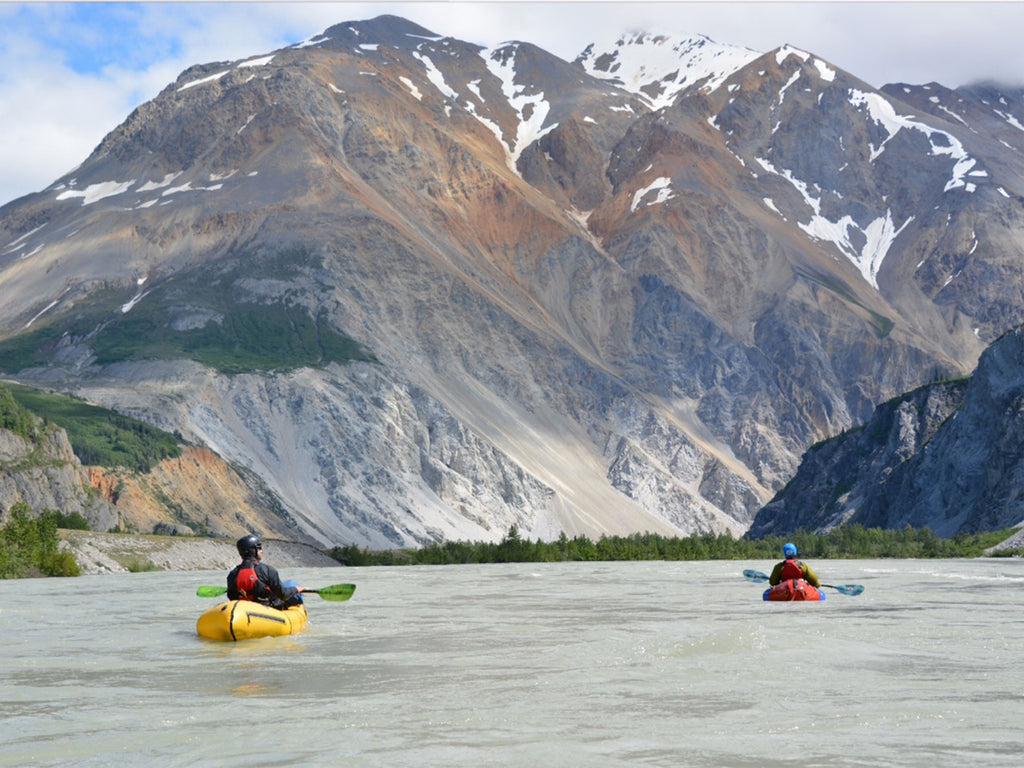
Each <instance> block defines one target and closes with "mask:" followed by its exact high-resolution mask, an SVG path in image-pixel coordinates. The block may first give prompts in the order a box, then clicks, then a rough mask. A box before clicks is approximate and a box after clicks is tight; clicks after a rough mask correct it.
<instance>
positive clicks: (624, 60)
mask: <svg viewBox="0 0 1024 768" xmlns="http://www.w3.org/2000/svg"><path fill="white" fill-rule="evenodd" d="M760 55H761V54H760V53H758V52H757V51H752V50H750V49H749V48H743V47H740V46H735V45H722V44H720V43H716V42H715V41H714V40H712V39H711V38H709V37H706V36H704V35H693V36H688V37H676V36H672V35H654V34H649V33H646V32H642V33H636V34H629V35H621V36H619V37H618V38H617V39H616V40H615V41H614V42H613V43H612V44H611V45H598V44H596V43H591V44H590V45H589V46H587V48H586V49H585V50H584V51H583V53H581V54H580V55H579V56H578V57H577V58H576V63H577V64H579V65H580V66H582V67H583V69H584V70H586V72H587V73H588V74H589V75H591V76H593V77H598V78H602V79H605V80H613V81H614V82H615V83H616V84H617V85H621V86H622V87H623V88H625V89H627V90H629V91H632V92H634V93H636V94H638V95H639V96H641V97H642V98H643V99H644V100H645V101H647V103H648V104H649V105H650V106H651V108H652V109H660V108H662V107H665V106H668V105H669V104H671V103H672V102H673V101H674V100H675V98H676V96H677V95H678V94H679V92H680V91H682V90H684V89H686V88H689V87H693V86H697V85H699V86H700V87H701V88H702V89H704V90H706V91H713V90H714V89H715V88H717V87H718V86H719V85H721V84H722V82H724V81H725V79H726V78H727V77H729V75H731V74H732V73H733V72H735V71H736V70H738V69H740V68H741V67H744V66H746V65H747V64H749V63H750V62H751V61H753V60H754V59H756V58H757V57H758V56H760Z"/></svg>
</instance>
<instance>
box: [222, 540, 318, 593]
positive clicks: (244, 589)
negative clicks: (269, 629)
mask: <svg viewBox="0 0 1024 768" xmlns="http://www.w3.org/2000/svg"><path fill="white" fill-rule="evenodd" d="M235 546H236V547H237V548H238V554H239V555H240V556H241V557H242V562H241V563H239V564H238V565H236V566H235V567H234V568H233V569H232V570H231V573H229V574H228V600H253V601H255V602H257V603H262V604H263V605H269V606H271V607H273V608H287V607H288V606H290V605H297V604H299V603H301V602H302V598H301V597H300V596H299V595H301V594H302V593H303V592H304V591H305V589H306V588H305V587H299V586H286V585H284V584H282V583H281V577H280V576H279V575H278V573H277V569H276V568H274V567H273V566H272V565H267V564H266V563H264V562H261V561H262V559H263V542H262V541H260V537H259V536H256V535H255V534H252V533H250V534H248V535H246V536H243V537H242V538H240V539H239V540H238V542H237V544H236V545H235Z"/></svg>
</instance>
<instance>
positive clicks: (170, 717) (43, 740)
mask: <svg viewBox="0 0 1024 768" xmlns="http://www.w3.org/2000/svg"><path fill="white" fill-rule="evenodd" d="M771 565H772V563H770V562H722V561H716V562H699V563H667V562H641V563H552V564H515V565H487V566H445V567H423V566H420V567H396V568H330V569H321V568H317V569H297V570H294V571H288V572H286V573H282V576H283V577H284V578H295V579H297V580H299V581H300V583H303V584H305V585H307V586H310V587H318V586H321V587H322V586H327V585H329V584H335V583H339V582H353V583H355V584H357V585H358V588H357V590H356V593H355V596H354V597H353V598H352V599H351V600H350V601H348V602H345V603H333V602H325V601H323V600H321V599H319V598H317V597H309V598H308V599H307V603H308V605H309V609H310V623H309V625H308V628H307V630H306V631H305V632H304V633H302V634H300V635H297V636H293V637H284V638H272V639H270V638H268V639H262V640H249V641H245V642H242V643H216V642H211V641H207V640H203V639H201V638H199V637H197V636H196V633H195V621H196V618H197V617H198V616H199V614H200V613H201V612H202V610H203V609H204V608H207V607H209V606H210V605H211V604H212V603H214V602H217V600H213V601H211V600H203V599H201V598H198V597H196V595H195V591H196V588H197V587H198V586H200V585H202V584H221V583H223V578H224V574H223V573H221V572H219V571H218V572H212V571H203V572H186V573H170V572H161V573H142V574H124V575H104V576H83V577H79V578H75V579H28V580H19V581H5V582H0V618H2V626H3V627H4V630H5V637H4V642H3V648H4V650H3V653H2V654H0V766H18V767H19V768H21V767H22V766H75V767H76V768H83V767H95V766H117V767H119V768H121V767H124V766H147V768H148V767H157V768H159V767H161V766H183V767H184V766H188V767H189V768H194V767H197V766H198V767H205V766H214V767H216V766H231V767H234V766H238V767H239V768H241V767H242V766H246V767H248V766H258V767H260V768H263V767H266V766H366V767H367V768H402V767H405V766H408V767H409V768H426V767H432V766H438V767H441V766H445V767H446V768H463V767H465V768H470V767H473V768H476V767H479V766H517V767H518V766H522V768H535V767H537V766H544V767H545V768H558V767H560V766H676V767H685V766H709V767H713V768H746V767H747V766H750V767H751V768H773V767H774V766H801V768H814V767H815V766H827V767H829V768H835V767H837V766H912V767H917V766H920V767H921V768H933V767H935V766H943V767H944V766H949V767H950V768H953V766H956V767H957V768H960V767H961V766H971V767H972V768H986V767H987V766H1013V768H1019V767H1020V766H1021V765H1024V732H1022V730H1021V726H1022V716H1024V671H1022V665H1021V656H1022V651H1024V614H1022V611H1021V599H1022V595H1024V561H1022V560H1019V559H998V560H942V561H932V560H919V561H915V560H898V561H889V560H886V561H864V560H857V561H817V562H814V563H813V565H814V567H815V569H816V570H817V571H818V573H819V575H821V576H822V579H823V580H824V581H826V582H828V583H832V584H845V583H859V584H863V585H864V586H865V591H864V593H863V594H862V595H860V596H858V597H846V596H843V595H841V594H839V593H837V592H836V591H835V590H827V592H828V599H827V600H826V601H825V602H823V603H813V604H811V603H807V604H795V603H794V604H779V603H764V602H762V601H761V599H760V596H761V590H762V587H761V586H760V585H756V584H751V583H748V582H747V581H745V580H744V579H743V577H742V575H741V572H742V570H743V569H744V568H756V569H758V570H762V571H767V570H769V569H770V567H771Z"/></svg>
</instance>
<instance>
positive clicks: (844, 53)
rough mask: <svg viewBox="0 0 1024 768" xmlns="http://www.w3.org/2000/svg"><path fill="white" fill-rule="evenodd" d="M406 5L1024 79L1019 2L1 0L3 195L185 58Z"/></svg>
mask: <svg viewBox="0 0 1024 768" xmlns="http://www.w3.org/2000/svg"><path fill="white" fill-rule="evenodd" d="M381 14H394V15H398V16H404V17H405V18H407V19H409V20H411V21H414V22H416V23H418V24H420V25H421V26H424V27H426V28H428V29H430V30H431V31H433V32H435V33H437V34H440V35H444V36H451V37H456V38H460V39H462V40H466V41H469V42H472V43H477V44H479V45H483V46H487V47H491V46H496V45H499V44H501V43H503V42H507V41H510V40H520V41H525V42H529V43H533V44H535V45H538V46H540V47H541V48H544V49H546V50H548V51H549V52H551V53H553V54H555V55H557V56H560V57H562V58H564V59H567V60H570V61H571V60H572V59H574V58H576V56H577V55H578V54H579V53H580V52H582V51H583V49H584V48H586V46H587V45H588V44H590V43H592V42H610V41H614V39H615V37H616V36H617V35H618V34H621V33H623V32H635V31H647V32H656V33H666V34H672V35H680V36H686V35H696V34H702V35H706V36H707V37H710V38H711V39H712V40H714V41H715V42H718V43H726V44H731V45H738V46H744V47H747V48H751V49H753V50H755V51H759V52H766V51H770V50H773V49H774V48H777V47H779V46H781V45H784V44H790V45H793V46H795V47H797V48H801V49H803V50H805V51H808V52H810V53H814V54H815V55H817V56H819V57H821V58H823V59H825V60H827V61H829V62H830V63H831V64H833V65H834V66H837V67H839V68H841V69H844V70H846V71H847V72H849V73H851V74H853V75H854V76H856V77H859V78H860V79H862V80H864V81H866V82H867V83H869V84H870V85H873V86H876V87H879V86H881V85H884V84H886V83H894V82H905V83H912V84H924V83H929V82H938V83H941V84H942V85H945V86H948V87H952V88H955V87H958V86H961V85H966V84H969V83H972V82H976V81H978V80H986V79H996V80H999V81H1001V82H1005V83H1010V84H1015V85H1022V86H1024V45H1022V44H1021V42H1020V35H1021V30H1022V29H1024V2H1011V1H1005V0H1004V1H1002V2H985V1H984V0H983V1H981V2H937V1H934V0H916V1H911V2H885V1H884V0H856V1H849V2H844V1H841V0H835V1H832V2H830V1H827V0H820V1H812V0H804V1H803V2H774V1H773V0H747V1H746V2H728V1H727V0H719V1H717V2H673V1H672V0H663V1H661V2H643V1H637V0H625V1H614V0H604V1H599V2H592V1H590V0H566V1H564V2H535V1H531V0H505V1H500V0H499V1H497V2H474V1H471V0H448V2H140V3H122V2H99V3H95V2H60V3H57V2H33V3H12V2H6V1H4V0H0V205H2V204H4V203H6V202H8V201H10V200H13V199H15V198H18V197H21V196H22V195H26V194H29V193H32V192H38V191H40V190H42V189H44V188H46V187H47V186H49V185H50V184H51V183H52V182H53V181H55V180H56V179H58V178H59V177H61V176H63V175H64V174H65V173H68V172H70V171H71V170H73V169H74V168H75V167H76V166H78V165H79V164H80V163H81V162H82V161H84V160H85V159H86V158H87V157H88V156H89V154H90V153H91V152H92V151H93V149H95V147H96V146H97V145H98V144H99V143H100V141H101V140H102V139H103V137H104V136H106V134H107V133H109V132H110V131H111V130H113V129H114V128H115V127H117V126H118V125H119V124H120V123H122V122H123V121H124V119H125V118H126V117H128V115H129V114H130V113H131V111H132V110H133V109H134V108H135V107H137V106H138V105H139V104H142V103H144V102H146V101H148V100H150V99H152V98H154V97H155V96H156V95H157V94H158V93H159V92H160V91H161V90H162V89H163V88H164V87H165V86H166V85H168V84H169V83H171V82H173V81H174V80H175V79H176V78H177V76H178V75H179V74H180V73H181V72H182V71H183V70H184V69H186V68H188V67H190V66H192V65H194V64H204V63H209V62H214V61H233V60H236V59H241V58H245V57H248V56H254V55H257V54H263V53H268V52H270V51H273V50H275V49H278V48H282V47H285V46H288V45H292V44H295V43H299V42H301V41H303V40H306V39H308V38H310V37H313V36H315V35H317V34H318V33H320V32H322V31H323V30H325V29H326V28H327V27H329V26H331V25H333V24H337V23H340V22H343V21H354V20H361V19H369V18H373V17H375V16H379V15H381Z"/></svg>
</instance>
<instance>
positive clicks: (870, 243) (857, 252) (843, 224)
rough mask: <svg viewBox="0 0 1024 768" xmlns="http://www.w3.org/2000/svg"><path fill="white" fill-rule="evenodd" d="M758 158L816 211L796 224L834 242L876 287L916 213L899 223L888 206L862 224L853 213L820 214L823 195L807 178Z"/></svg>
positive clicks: (768, 202)
mask: <svg viewBox="0 0 1024 768" xmlns="http://www.w3.org/2000/svg"><path fill="white" fill-rule="evenodd" d="M757 162H758V163H759V164H760V165H761V167H762V168H764V170H766V171H768V172H769V173H773V174H775V175H777V176H781V177H782V178H784V179H786V180H787V181H788V182H789V183H790V184H792V185H793V186H794V187H795V188H796V189H797V191H799V192H800V194H801V195H802V196H803V198H804V202H805V203H807V205H808V206H810V208H811V209H812V210H813V212H814V213H813V215H812V216H811V218H810V220H809V221H807V222H806V223H802V222H797V226H799V227H800V229H802V230H803V231H804V232H805V233H807V235H808V236H810V237H812V238H814V239H815V240H823V241H827V242H831V243H833V244H835V246H836V247H837V248H838V249H839V250H840V251H841V252H842V253H843V254H844V255H845V256H846V257H847V258H848V259H849V260H850V261H851V262H852V263H853V264H854V265H855V266H856V267H857V269H859V270H860V273H861V274H862V275H863V276H864V279H865V280H867V281H868V283H870V284H871V285H872V286H873V287H874V288H876V289H877V288H878V271H879V270H880V269H881V268H882V262H883V261H884V260H885V257H886V255H887V254H888V253H889V249H890V248H891V247H892V244H893V242H894V241H895V240H896V237H897V236H898V235H899V234H900V232H902V231H903V229H904V227H906V226H907V224H909V223H910V222H911V221H913V218H914V217H913V216H911V217H910V218H909V219H907V220H906V221H904V222H903V224H901V225H900V226H899V227H897V226H896V224H895V223H894V222H893V219H892V211H891V210H886V212H885V215H883V216H879V217H877V218H875V219H873V220H871V221H870V222H868V223H867V224H866V225H865V226H863V227H862V226H861V225H859V224H858V223H857V222H856V221H855V220H854V219H853V217H852V216H850V215H846V216H841V217H840V218H839V219H837V220H836V221H831V220H829V219H827V218H826V217H824V216H822V215H821V198H820V197H814V196H813V195H811V194H810V191H809V189H810V186H809V185H808V184H807V182H805V181H801V180H800V179H797V178H796V177H795V176H794V175H793V172H792V171H789V170H781V171H780V170H779V169H777V168H776V167H775V166H774V165H772V163H771V162H769V161H768V160H766V159H765V158H762V157H759V158H757ZM765 203H766V205H768V207H770V208H771V209H772V210H776V211H777V209H776V208H775V206H774V204H771V202H770V201H768V200H766V201H765ZM858 243H862V245H859V246H858Z"/></svg>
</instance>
